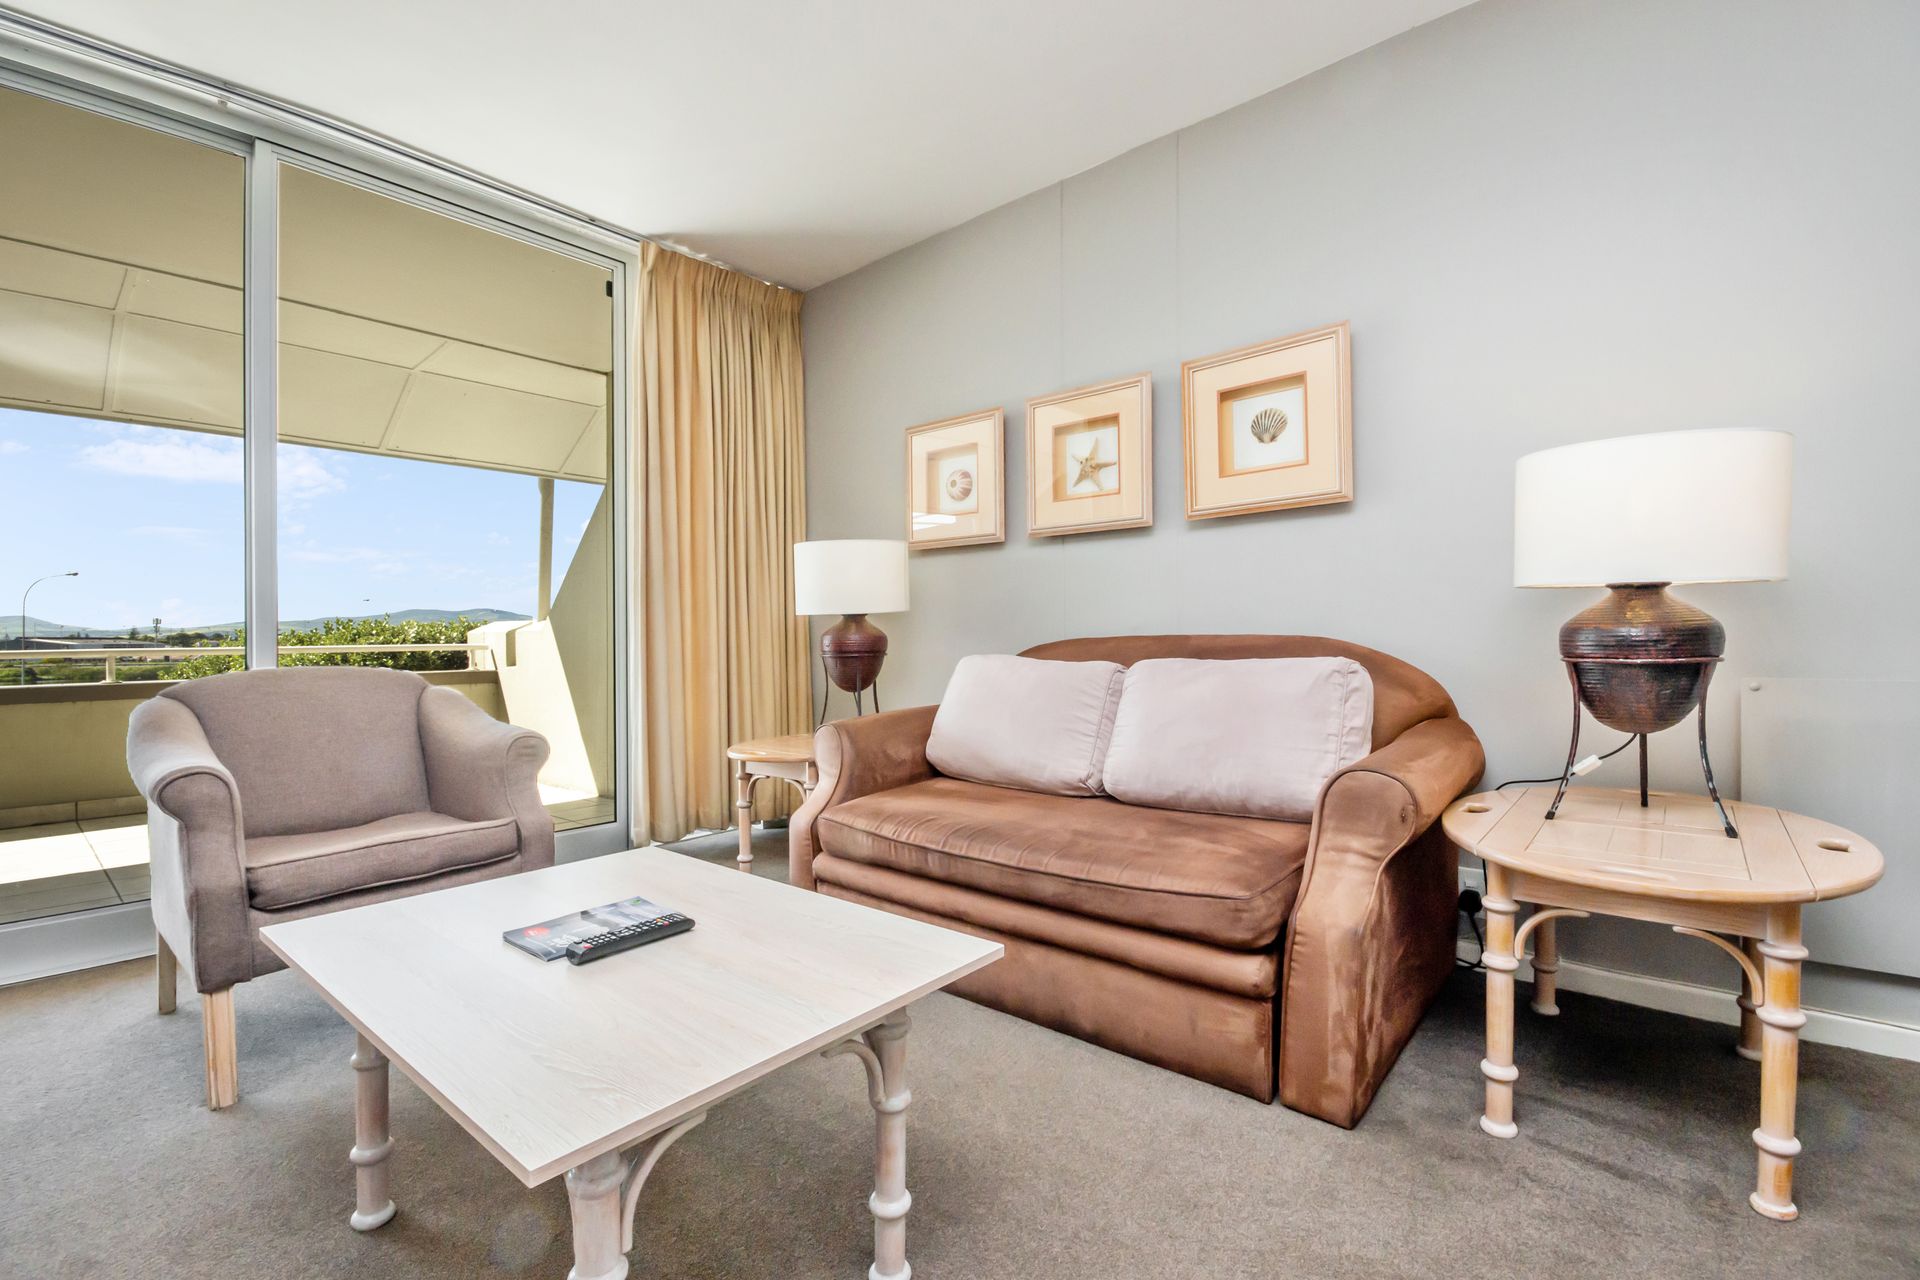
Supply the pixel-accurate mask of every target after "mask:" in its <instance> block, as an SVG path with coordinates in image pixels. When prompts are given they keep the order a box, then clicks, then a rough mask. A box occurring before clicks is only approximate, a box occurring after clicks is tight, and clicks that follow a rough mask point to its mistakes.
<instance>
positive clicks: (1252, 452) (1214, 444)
mask: <svg viewBox="0 0 1920 1280" xmlns="http://www.w3.org/2000/svg"><path fill="white" fill-rule="evenodd" d="M1180 400H1181V426H1182V433H1183V436H1184V451H1185V455H1186V468H1187V480H1186V491H1187V519H1189V520H1210V519H1213V518H1215V517H1218V516H1236V515H1245V514H1248V513H1250V512H1255V511H1279V510H1283V509H1286V508H1290V507H1313V506H1321V505H1324V504H1326V503H1333V502H1351V501H1353V361H1352V354H1351V336H1350V334H1349V332H1348V327H1347V322H1346V321H1344V320H1343V321H1341V322H1340V323H1339V324H1332V325H1327V326H1326V327H1324V328H1320V329H1309V330H1308V331H1306V332H1305V333H1296V334H1292V335H1290V336H1288V337H1285V338H1275V339H1273V340H1272V341H1270V342H1261V343H1256V344H1254V345H1253V346H1249V347H1237V348H1235V349H1234V350H1232V351H1222V352H1220V353H1219V354H1217V355H1211V356H1203V357H1201V358H1200V359H1197V360H1189V361H1187V362H1186V363H1184V364H1182V365H1181V366H1180Z"/></svg>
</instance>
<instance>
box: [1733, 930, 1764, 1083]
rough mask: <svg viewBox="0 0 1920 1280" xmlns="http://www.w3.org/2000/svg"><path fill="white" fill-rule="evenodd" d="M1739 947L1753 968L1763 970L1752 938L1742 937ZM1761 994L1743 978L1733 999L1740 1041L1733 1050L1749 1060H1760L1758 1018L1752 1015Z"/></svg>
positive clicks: (1761, 961) (1762, 963)
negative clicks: (1738, 1009) (1736, 1012)
mask: <svg viewBox="0 0 1920 1280" xmlns="http://www.w3.org/2000/svg"><path fill="white" fill-rule="evenodd" d="M1740 949H1741V950H1742V951H1744V952H1746V953H1747V958H1748V959H1749V960H1751V961H1753V967H1754V968H1756V969H1759V970H1761V971H1762V972H1764V971H1765V966H1766V961H1765V960H1764V959H1763V958H1762V957H1761V955H1760V949H1759V944H1758V943H1757V942H1755V941H1754V940H1753V939H1752V938H1742V939H1741V940H1740ZM1761 994H1762V993H1761V992H1759V991H1756V990H1754V988H1753V984H1752V983H1750V982H1745V981H1744V980H1743V982H1742V984H1741V989H1740V996H1739V998H1738V999H1737V1000H1735V1001H1734V1003H1735V1004H1737V1005H1739V1006H1740V1043H1739V1044H1738V1045H1736V1046H1734V1052H1736V1053H1738V1054H1739V1055H1740V1056H1741V1057H1743V1058H1745V1059H1747V1060H1748V1061H1749V1062H1758V1061H1760V1019H1759V1018H1757V1017H1755V1016H1754V1013H1753V1011H1754V1009H1755V1008H1756V1007H1757V1006H1756V1005H1755V1003H1754V1002H1755V1001H1756V1000H1758V999H1759V998H1760V996H1761Z"/></svg>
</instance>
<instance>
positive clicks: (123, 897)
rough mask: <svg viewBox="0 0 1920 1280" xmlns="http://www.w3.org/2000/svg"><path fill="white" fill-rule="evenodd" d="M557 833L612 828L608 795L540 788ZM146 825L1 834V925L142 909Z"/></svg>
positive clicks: (47, 826)
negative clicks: (136, 905)
mask: <svg viewBox="0 0 1920 1280" xmlns="http://www.w3.org/2000/svg"><path fill="white" fill-rule="evenodd" d="M541 799H542V800H544V801H545V802H546V806H547V810H548V812H550V813H552V814H553V825H554V827H555V829H556V830H559V831H570V830H572V829H573V828H575V827H591V826H598V825H600V824H601V823H604V822H611V821H613V816H614V804H613V797H612V796H584V795H580V794H577V793H575V792H569V791H561V790H559V789H557V788H548V787H542V788H541ZM151 860H152V859H151V855H150V854H149V852H148V848H147V819H146V815H144V814H130V815H128V816H126V817H119V818H82V819H79V820H78V821H75V822H50V823H43V824H41V825H39V826H32V827H14V828H11V829H8V830H0V924H10V923H12V922H13V921H16V920H35V919H39V918H41V917H44V916H57V915H65V914H66V913H68V912H70V911H91V910H93V909H95V908H97V907H112V906H118V905H120V904H121V903H125V902H144V901H146V899H147V895H148V882H149V874H148V866H149V863H150V862H151Z"/></svg>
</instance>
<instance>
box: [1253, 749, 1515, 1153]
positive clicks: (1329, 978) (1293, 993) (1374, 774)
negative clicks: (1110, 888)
mask: <svg viewBox="0 0 1920 1280" xmlns="http://www.w3.org/2000/svg"><path fill="white" fill-rule="evenodd" d="M1485 765H1486V756H1485V754H1484V753H1483V752H1482V750H1481V747H1480V740H1479V738H1477V737H1476V736H1474V732H1473V730H1472V729H1470V728H1468V727H1467V724H1466V722H1465V721H1463V720H1461V719H1459V718H1458V717H1457V716H1441V717H1436V718H1434V719H1431V720H1426V721H1422V722H1421V723H1419V724H1417V725H1415V726H1413V727H1412V728H1411V729H1408V730H1407V731H1406V732H1405V733H1403V734H1401V735H1400V736H1399V737H1398V738H1396V739H1394V740H1393V741H1392V742H1390V743H1388V744H1387V745H1386V746H1384V747H1382V748H1380V749H1379V750H1378V751H1375V752H1374V753H1373V754H1372V755H1370V756H1367V757H1366V758H1365V759H1363V760H1361V761H1359V762H1358V763H1356V764H1354V765H1351V766H1349V767H1348V768H1346V769H1343V770H1341V771H1340V772H1339V773H1337V774H1335V775H1334V776H1333V777H1332V778H1331V779H1329V780H1328V782H1327V785H1326V786H1325V787H1324V788H1323V789H1322V790H1321V792H1320V798H1319V802H1318V804H1317V805H1316V806H1315V808H1314V815H1313V832H1312V835H1311V837H1310V838H1309V842H1308V846H1307V863H1306V869H1305V873H1304V878H1303V880H1302V883H1301V886H1300V897H1299V901H1298V903H1297V904H1296V905H1295V907H1294V912H1293V920H1292V922H1291V923H1290V925H1289V928H1288V936H1287V943H1286V953H1285V957H1284V964H1285V973H1284V974H1283V975H1282V983H1283V996H1282V999H1281V1005H1280V1016H1281V1031H1280V1086H1281V1100H1282V1101H1284V1102H1285V1103H1286V1104H1287V1105H1288V1106H1289V1107H1292V1108H1293V1109H1295V1110H1296V1111H1305V1112H1307V1113H1308V1114H1310V1115H1316V1116H1319V1117H1320V1118H1321V1119H1324V1120H1329V1121H1331V1122H1333V1123H1334V1124H1338V1125H1341V1126H1343V1127H1346V1128H1351V1127H1353V1125H1354V1124H1356V1123H1357V1122H1358V1121H1359V1119H1360V1116H1361V1115H1362V1114H1363V1113H1364V1112H1365V1111H1366V1109H1367V1104H1368V1103H1370V1102H1371V1101H1372V1100H1373V1094H1374V1091H1375V1090H1376V1089H1377V1088H1379V1085H1380V1082H1381V1081H1382V1080H1383V1079H1385V1077H1386V1074H1387V1071H1388V1069H1389V1068H1391V1067H1392V1066H1393V1062H1394V1059H1395V1058H1397V1057H1398V1056H1399V1054H1400V1050H1401V1048H1402V1047H1403V1046H1404V1045H1405V1044H1406V1042H1407V1039H1408V1038H1409V1037H1410V1036H1412V1034H1413V1030H1414V1027H1415V1026H1417V1025H1418V1024H1419V1021H1420V1017H1421V1015H1422V1014H1423V1013H1425V1012H1426V1008H1427V1005H1428V1003H1429V1002H1430V1001H1431V1000H1432V998H1433V996H1434V995H1435V994H1436V993H1437V992H1438V991H1439V989H1440V984H1441V983H1442V982H1444V981H1445V980H1446V977H1447V974H1448V973H1449V972H1451V970H1452V966H1453V954H1454V932H1455V921H1454V914H1455V903H1456V898H1457V894H1458V886H1457V876H1456V873H1455V870H1454V867H1455V862H1456V860H1455V858H1454V857H1453V856H1452V855H1451V851H1450V846H1449V845H1448V844H1447V842H1446V840H1445V837H1444V836H1442V835H1441V833H1440V829H1439V828H1438V827H1437V826H1436V825H1435V820H1436V819H1438V818H1439V816H1440V813H1441V811H1442V810H1443V809H1445V808H1446V807H1447V805H1448V804H1450V803H1452V802H1453V801H1454V800H1455V799H1456V798H1457V797H1459V796H1461V795H1463V794H1465V793H1466V792H1467V791H1468V790H1469V789H1471V788H1472V786H1473V784H1474V783H1475V782H1477V781H1479V778H1480V773H1481V770H1482V769H1483V768H1484V767H1485Z"/></svg>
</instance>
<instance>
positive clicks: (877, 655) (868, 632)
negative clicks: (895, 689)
mask: <svg viewBox="0 0 1920 1280" xmlns="http://www.w3.org/2000/svg"><path fill="white" fill-rule="evenodd" d="M886 660H887V633H886V632H884V631H882V630H881V629H880V628H878V627H876V626H874V625H873V624H872V623H871V622H868V621H867V615H866V614H864V613H850V614H847V615H846V616H845V617H843V618H841V619H840V621H838V622H836V623H834V624H833V625H832V626H830V627H828V628H827V629H826V630H825V631H824V632H822V633H821V635H820V667H821V669H822V670H823V671H824V672H826V676H827V681H828V685H829V687H828V688H827V689H823V690H822V691H821V698H820V720H821V722H822V723H824V722H825V721H826V718H827V697H828V695H830V694H831V692H832V686H838V687H839V688H841V689H844V690H846V691H847V692H848V693H850V694H852V695H853V708H854V714H855V715H859V714H860V713H861V712H862V711H864V710H865V702H866V698H865V694H866V692H867V690H869V689H873V690H874V699H873V705H874V710H876V711H878V710H879V709H880V695H879V691H878V690H877V689H876V688H875V685H876V682H877V681H878V680H879V679H880V667H881V664H883V663H884V662H886Z"/></svg>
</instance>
